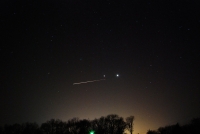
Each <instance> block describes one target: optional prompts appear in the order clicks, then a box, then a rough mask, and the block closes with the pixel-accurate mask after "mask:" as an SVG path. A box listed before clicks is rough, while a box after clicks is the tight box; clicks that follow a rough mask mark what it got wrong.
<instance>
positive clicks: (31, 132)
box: [0, 114, 134, 134]
mask: <svg viewBox="0 0 200 134" xmlns="http://www.w3.org/2000/svg"><path fill="white" fill-rule="evenodd" d="M133 121H134V116H130V117H127V118H126V121H124V119H123V118H122V117H120V116H118V115H116V114H110V115H107V116H102V117H100V118H99V119H94V120H86V119H83V120H79V119H78V118H73V119H70V120H68V121H67V122H64V121H62V120H59V119H51V120H49V121H47V122H45V123H42V124H41V125H40V126H39V125H38V124H37V123H23V124H13V125H4V126H2V127H0V134H123V132H124V131H125V130H127V131H129V132H130V133H132V131H133Z"/></svg>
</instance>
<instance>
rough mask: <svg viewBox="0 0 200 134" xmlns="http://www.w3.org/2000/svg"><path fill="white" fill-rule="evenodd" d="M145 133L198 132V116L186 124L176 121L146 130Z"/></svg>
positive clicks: (197, 133) (196, 133)
mask: <svg viewBox="0 0 200 134" xmlns="http://www.w3.org/2000/svg"><path fill="white" fill-rule="evenodd" d="M147 134H200V118H195V119H192V120H191V121H190V123H188V124H186V125H182V126H180V125H179V124H178V123H177V124H174V125H169V126H165V127H159V128H158V129H157V130H148V131H147Z"/></svg>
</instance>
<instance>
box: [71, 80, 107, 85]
mask: <svg viewBox="0 0 200 134" xmlns="http://www.w3.org/2000/svg"><path fill="white" fill-rule="evenodd" d="M102 80H106V79H99V80H91V81H85V82H78V83H73V85H78V84H86V83H90V82H96V81H102Z"/></svg>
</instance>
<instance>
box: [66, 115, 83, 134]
mask: <svg viewBox="0 0 200 134" xmlns="http://www.w3.org/2000/svg"><path fill="white" fill-rule="evenodd" d="M78 123H79V119H78V118H73V119H71V120H68V122H67V130H66V134H79V131H80V128H79V127H78Z"/></svg>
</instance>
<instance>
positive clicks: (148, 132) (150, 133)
mask: <svg viewBox="0 0 200 134" xmlns="http://www.w3.org/2000/svg"><path fill="white" fill-rule="evenodd" d="M147 134H159V133H158V131H155V130H148V131H147Z"/></svg>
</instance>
